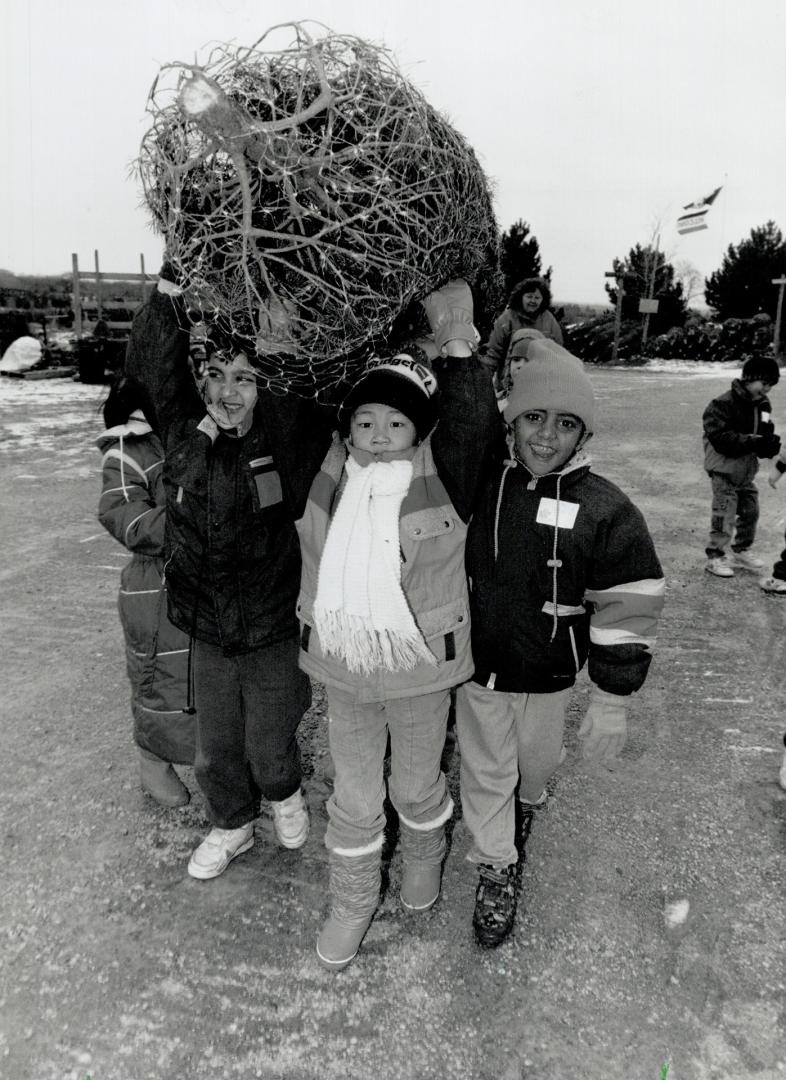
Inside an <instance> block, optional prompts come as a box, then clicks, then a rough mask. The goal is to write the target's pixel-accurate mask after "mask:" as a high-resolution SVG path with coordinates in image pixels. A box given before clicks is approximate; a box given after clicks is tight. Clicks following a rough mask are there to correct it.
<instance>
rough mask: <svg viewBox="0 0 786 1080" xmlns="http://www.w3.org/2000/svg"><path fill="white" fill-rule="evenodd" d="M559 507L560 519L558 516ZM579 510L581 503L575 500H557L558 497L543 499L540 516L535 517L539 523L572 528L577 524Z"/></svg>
mask: <svg viewBox="0 0 786 1080" xmlns="http://www.w3.org/2000/svg"><path fill="white" fill-rule="evenodd" d="M557 508H559V519H558V518H557V512H558V510H557ZM578 512H579V504H578V503H574V502H562V500H560V501H559V502H557V500H556V499H541V500H540V505H539V506H538V516H537V517H536V518H535V520H536V521H537V523H538V524H539V525H552V526H553V525H556V526H557V528H558V529H572V528H573V526H574V525H575V524H576V515H577V514H578Z"/></svg>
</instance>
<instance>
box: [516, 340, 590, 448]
mask: <svg viewBox="0 0 786 1080" xmlns="http://www.w3.org/2000/svg"><path fill="white" fill-rule="evenodd" d="M527 357H528V359H527V361H526V363H524V364H522V366H521V368H520V369H519V371H518V372H517V373H516V376H515V378H514V380H513V387H512V389H511V391H510V396H509V397H508V403H507V405H506V406H505V410H504V413H503V415H504V417H505V422H506V423H508V424H512V423H513V421H514V420H515V419H516V417H517V416H520V415H521V413H523V412H524V411H525V409H556V410H557V411H558V412H564V413H570V414H571V415H572V416H577V417H578V418H579V420H581V421H582V423H583V424H584V429H585V431H587V432H588V433H589V432H592V431H593V430H594V427H595V395H594V393H593V390H592V383H591V382H590V381H589V378H588V377H587V373H586V372H585V370H584V365H583V364H582V362H581V360H579V358H578V357H577V356H573V354H572V353H569V352H568V351H567V349H563V348H562V346H560V345H557V344H556V343H555V342H553V341H548V340H544V341H533V342H532V344H531V345H530V347H529V350H528V352H527Z"/></svg>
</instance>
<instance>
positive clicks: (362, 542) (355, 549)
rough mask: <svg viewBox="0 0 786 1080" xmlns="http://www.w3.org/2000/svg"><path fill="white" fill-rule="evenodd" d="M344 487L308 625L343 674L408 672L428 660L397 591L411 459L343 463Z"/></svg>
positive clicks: (431, 660)
mask: <svg viewBox="0 0 786 1080" xmlns="http://www.w3.org/2000/svg"><path fill="white" fill-rule="evenodd" d="M346 471H347V477H348V479H347V483H346V486H345V488H344V491H343V493H342V495H341V499H340V501H339V504H338V508H337V509H336V513H335V516H334V518H333V520H332V522H331V524H330V528H329V530H328V534H327V539H326V541H325V548H324V551H323V552H322V559H321V561H320V564H319V578H318V581H317V595H316V599H315V601H314V626H315V628H316V631H317V633H318V634H319V642H320V645H321V646H322V649H323V651H324V652H325V653H326V654H330V655H333V656H337V657H338V658H339V659H341V660H343V661H344V663H346V665H347V667H348V668H349V670H350V671H352V672H356V673H360V674H363V675H370V674H372V673H373V672H374V671H378V670H379V669H380V668H386V669H387V670H388V671H398V670H401V669H405V670H411V669H412V668H413V667H415V666H416V664H418V663H420V662H421V661H426V662H427V663H431V664H435V663H436V658H435V656H434V654H433V653H432V652H431V650H430V649H429V647H428V645H427V644H426V642H425V640H424V638H423V635H422V634H421V632H420V630H419V629H418V626H417V624H416V622H415V620H414V618H413V616H412V612H411V611H410V610H409V606H408V604H407V600H406V597H405V596H404V592H403V590H402V588H401V559H400V554H399V552H400V547H399V531H398V530H399V524H398V519H399V511H400V510H401V503H402V501H403V499H404V496H405V495H406V493H407V490H408V488H409V485H410V482H411V480H412V462H411V461H375V462H372V463H371V464H369V465H365V466H363V465H360V464H358V462H357V461H355V460H354V458H352V457H348V458H347V461H346Z"/></svg>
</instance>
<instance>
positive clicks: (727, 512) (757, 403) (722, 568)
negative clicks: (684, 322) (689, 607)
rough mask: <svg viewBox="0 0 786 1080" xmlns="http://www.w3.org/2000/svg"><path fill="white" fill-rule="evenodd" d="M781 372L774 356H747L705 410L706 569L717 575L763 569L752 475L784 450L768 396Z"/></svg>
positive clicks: (723, 575) (727, 575)
mask: <svg viewBox="0 0 786 1080" xmlns="http://www.w3.org/2000/svg"><path fill="white" fill-rule="evenodd" d="M779 378H780V371H779V370H778V365H777V363H776V362H775V360H773V359H772V358H771V357H768V356H752V357H749V358H748V359H747V360H746V361H745V363H744V364H743V366H742V377H741V378H739V379H735V380H734V381H733V382H732V384H731V389H730V390H727V391H726V393H725V394H721V395H720V397H717V398H714V399H713V400H712V401H711V402H710V403H709V405H708V406H707V408H706V409H705V410H704V416H703V418H702V420H703V424H704V468H705V470H706V471H707V473H708V474H709V477H710V482H711V484H712V511H711V514H712V516H711V522H710V535H709V540H708V543H707V547H706V554H707V562H706V565H705V570H707V571H708V572H709V573H710V574H714V575H715V576H716V577H733V576H734V570H735V568H737V569H741V570H753V571H754V572H760V571H761V570H763V569H764V563H763V562H762V561H761V559H758V558H756V556H755V555H752V554H751V552H750V548H751V546H752V544H753V541H754V539H755V537H756V525H757V523H758V520H759V493H758V490H757V488H756V484H755V483H754V477H755V476H756V473H757V472H758V469H759V461H758V459H759V458H773V457H775V455H776V454H777V453H778V451H779V450H780V445H781V441H780V438H779V437H778V436H777V435H776V434H775V428H774V427H773V424H772V421H771V420H770V402H769V399H768V398H767V392H768V391H769V390H770V389H771V388H772V387H773V386H775V385H776V383H777V382H778V380H779Z"/></svg>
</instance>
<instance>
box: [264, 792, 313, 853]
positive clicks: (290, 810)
mask: <svg viewBox="0 0 786 1080" xmlns="http://www.w3.org/2000/svg"><path fill="white" fill-rule="evenodd" d="M270 805H271V806H272V808H273V826H274V828H275V830H276V836H277V837H278V842H279V844H281V846H282V847H285V848H300V847H303V845H304V844H305V842H306V840H307V839H308V809H307V808H306V803H305V800H304V798H303V792H302V791H301V790H300V788H298V789H297V791H296V792H295V793H294V795H290V796H289V798H288V799H283V800H282V801H281V802H273V801H272V800H271V802H270Z"/></svg>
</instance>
